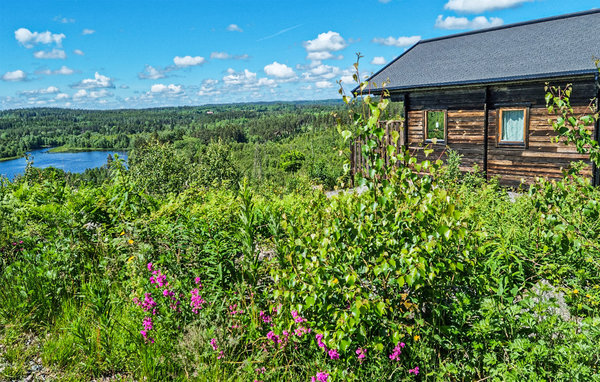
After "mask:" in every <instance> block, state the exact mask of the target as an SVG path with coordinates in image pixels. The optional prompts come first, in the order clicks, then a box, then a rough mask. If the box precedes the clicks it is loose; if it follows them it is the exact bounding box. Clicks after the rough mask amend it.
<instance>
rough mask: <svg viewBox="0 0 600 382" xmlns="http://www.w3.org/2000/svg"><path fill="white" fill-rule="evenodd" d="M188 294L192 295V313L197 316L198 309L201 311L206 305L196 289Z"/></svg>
mask: <svg viewBox="0 0 600 382" xmlns="http://www.w3.org/2000/svg"><path fill="white" fill-rule="evenodd" d="M190 293H191V295H192V297H191V301H190V306H191V307H192V312H194V313H195V314H198V312H200V309H202V305H203V304H205V303H206V300H204V299H203V298H202V296H200V290H199V289H198V288H194V289H192V290H191V292H190Z"/></svg>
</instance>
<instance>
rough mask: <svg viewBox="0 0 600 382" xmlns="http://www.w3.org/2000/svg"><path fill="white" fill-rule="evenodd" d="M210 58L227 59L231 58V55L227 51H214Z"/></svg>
mask: <svg viewBox="0 0 600 382" xmlns="http://www.w3.org/2000/svg"><path fill="white" fill-rule="evenodd" d="M210 58H211V59H217V60H227V59H228V58H231V56H230V55H229V53H227V52H212V53H211V54H210Z"/></svg>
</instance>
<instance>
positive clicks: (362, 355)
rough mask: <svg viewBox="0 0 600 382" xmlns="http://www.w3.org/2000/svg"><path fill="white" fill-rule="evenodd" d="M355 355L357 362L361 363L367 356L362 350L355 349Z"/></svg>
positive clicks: (364, 350)
mask: <svg viewBox="0 0 600 382" xmlns="http://www.w3.org/2000/svg"><path fill="white" fill-rule="evenodd" d="M356 355H357V356H358V361H359V362H360V363H363V361H364V360H365V357H366V356H367V350H366V349H363V348H358V349H356Z"/></svg>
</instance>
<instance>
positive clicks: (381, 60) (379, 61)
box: [371, 56, 385, 65]
mask: <svg viewBox="0 0 600 382" xmlns="http://www.w3.org/2000/svg"><path fill="white" fill-rule="evenodd" d="M371 64H372V65H383V64H385V58H383V57H381V56H377V57H373V60H371Z"/></svg>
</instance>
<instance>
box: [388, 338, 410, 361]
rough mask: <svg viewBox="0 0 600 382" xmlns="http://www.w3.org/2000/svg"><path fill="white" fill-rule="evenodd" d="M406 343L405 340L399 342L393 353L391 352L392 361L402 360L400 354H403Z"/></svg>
mask: <svg viewBox="0 0 600 382" xmlns="http://www.w3.org/2000/svg"><path fill="white" fill-rule="evenodd" d="M404 346H406V344H405V343H404V342H398V343H397V344H396V347H395V348H394V351H393V353H392V354H390V359H391V360H392V361H397V362H400V354H402V349H404Z"/></svg>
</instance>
